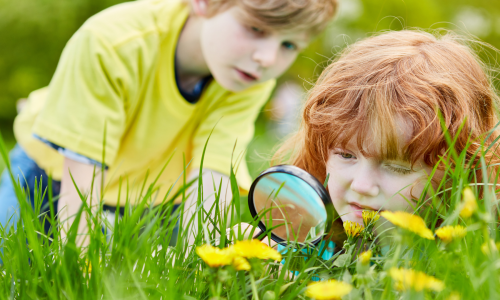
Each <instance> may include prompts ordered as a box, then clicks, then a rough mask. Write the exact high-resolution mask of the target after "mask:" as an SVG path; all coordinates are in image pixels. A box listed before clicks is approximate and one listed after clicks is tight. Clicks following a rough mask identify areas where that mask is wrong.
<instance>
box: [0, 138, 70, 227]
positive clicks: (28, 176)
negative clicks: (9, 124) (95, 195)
mask: <svg viewBox="0 0 500 300" xmlns="http://www.w3.org/2000/svg"><path fill="white" fill-rule="evenodd" d="M9 158H10V164H11V169H12V175H14V179H15V180H17V181H19V183H20V184H21V187H23V188H25V189H26V193H27V196H28V199H27V201H29V203H30V204H31V206H32V207H34V205H35V204H34V198H35V195H34V194H35V188H34V187H35V180H36V181H37V183H38V185H40V181H41V185H42V191H44V190H46V188H47V185H48V176H47V174H46V173H45V171H44V170H42V169H40V167H38V165H37V164H36V163H35V162H34V161H33V160H32V159H31V158H30V157H29V156H28V155H27V154H26V152H24V150H23V149H22V148H21V147H20V146H19V145H16V146H15V147H14V149H12V151H11V152H10V154H9ZM60 188H61V183H60V182H59V181H54V180H53V181H52V195H53V197H56V196H58V195H59V191H60ZM49 210H50V207H49V201H48V193H45V195H44V198H43V199H42V207H41V213H45V212H48V211H49ZM54 210H56V211H57V200H56V201H54ZM18 220H19V202H18V200H17V197H16V193H15V190H14V185H13V183H12V180H11V177H10V175H9V173H8V171H7V170H4V172H3V174H2V178H1V181H0V224H1V225H2V226H4V227H6V228H10V227H12V226H14V229H15V228H16V226H17V221H18ZM49 229H50V224H49V223H48V222H45V231H46V232H48V230H49Z"/></svg>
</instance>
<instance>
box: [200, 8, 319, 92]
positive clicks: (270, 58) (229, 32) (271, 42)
mask: <svg viewBox="0 0 500 300" xmlns="http://www.w3.org/2000/svg"><path fill="white" fill-rule="evenodd" d="M244 15H245V11H244V10H243V9H241V8H239V7H237V6H233V7H231V8H229V9H227V10H225V11H223V12H221V13H218V14H217V15H215V16H213V17H211V18H206V19H204V20H203V25H202V29H201V36H200V41H201V48H202V52H203V57H204V59H205V62H206V64H207V66H208V68H209V69H210V72H211V74H212V76H213V77H214V78H215V79H216V80H217V82H218V83H219V84H220V85H222V86H223V87H224V88H226V89H228V90H230V91H233V92H237V91H241V90H243V89H246V88H248V87H250V86H251V85H254V84H257V83H261V82H264V81H267V80H269V79H272V78H276V77H279V76H280V75H281V74H283V73H284V72H285V71H286V70H287V69H288V67H290V65H291V64H292V63H293V61H294V60H295V58H296V57H297V54H298V53H299V52H300V51H301V50H302V49H304V48H305V47H306V46H307V44H308V43H309V39H310V37H309V35H308V34H307V33H305V32H265V31H262V30H261V29H260V28H256V27H253V26H251V25H246V24H244V22H243V21H241V20H242V16H244Z"/></svg>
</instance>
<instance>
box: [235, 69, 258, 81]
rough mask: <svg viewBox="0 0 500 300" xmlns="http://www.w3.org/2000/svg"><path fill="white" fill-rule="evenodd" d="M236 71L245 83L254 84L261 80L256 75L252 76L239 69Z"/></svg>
mask: <svg viewBox="0 0 500 300" xmlns="http://www.w3.org/2000/svg"><path fill="white" fill-rule="evenodd" d="M235 70H236V73H238V75H239V76H240V78H242V79H243V80H244V81H248V82H253V81H257V80H258V79H259V77H258V76H257V75H255V74H251V73H248V72H245V71H242V70H240V69H238V68H235Z"/></svg>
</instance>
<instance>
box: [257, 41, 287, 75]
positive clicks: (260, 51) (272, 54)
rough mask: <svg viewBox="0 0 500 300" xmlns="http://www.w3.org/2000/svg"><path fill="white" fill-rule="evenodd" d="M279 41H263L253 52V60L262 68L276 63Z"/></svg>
mask: <svg viewBox="0 0 500 300" xmlns="http://www.w3.org/2000/svg"><path fill="white" fill-rule="evenodd" d="M279 47H280V43H279V42H277V41H264V42H262V43H261V44H260V45H259V47H257V48H256V49H255V52H254V53H253V60H254V61H256V62H257V63H259V64H260V65H261V66H262V67H264V68H269V67H271V66H272V65H274V64H275V63H276V58H277V57H278V51H279Z"/></svg>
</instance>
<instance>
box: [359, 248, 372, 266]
mask: <svg viewBox="0 0 500 300" xmlns="http://www.w3.org/2000/svg"><path fill="white" fill-rule="evenodd" d="M371 258H372V251H371V250H368V251H365V252H363V253H361V254H360V255H359V261H360V262H361V264H363V265H367V264H369V263H370V259H371Z"/></svg>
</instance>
